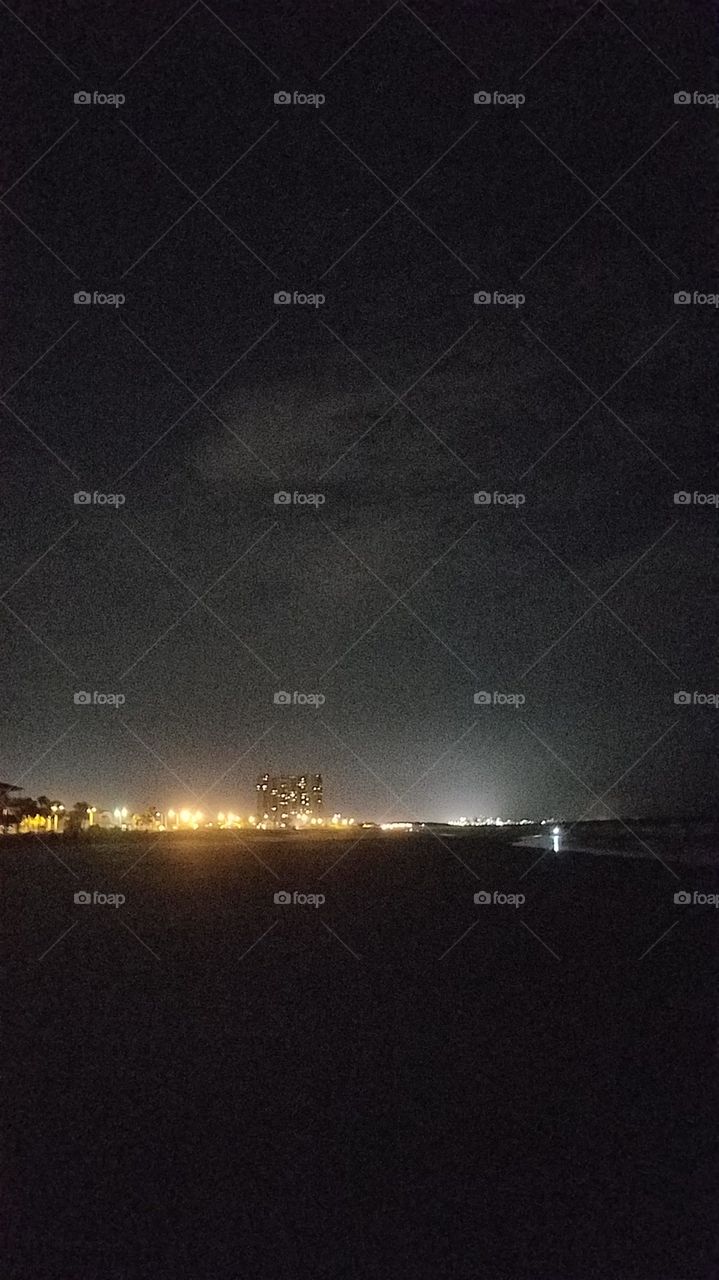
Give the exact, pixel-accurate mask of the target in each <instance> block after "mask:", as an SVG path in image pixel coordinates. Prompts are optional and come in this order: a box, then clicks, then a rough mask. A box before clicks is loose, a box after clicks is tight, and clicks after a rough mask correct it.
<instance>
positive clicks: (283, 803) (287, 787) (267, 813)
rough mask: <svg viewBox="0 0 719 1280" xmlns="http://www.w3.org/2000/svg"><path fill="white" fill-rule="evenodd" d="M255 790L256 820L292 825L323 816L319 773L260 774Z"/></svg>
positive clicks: (278, 825)
mask: <svg viewBox="0 0 719 1280" xmlns="http://www.w3.org/2000/svg"><path fill="white" fill-rule="evenodd" d="M256 791H257V821H258V822H267V823H270V824H271V825H272V826H275V827H293V826H297V825H298V824H299V823H304V822H309V821H310V820H311V819H312V818H315V819H318V818H321V817H322V816H323V800H322V774H321V773H315V774H313V775H309V774H306V773H300V774H269V773H263V774H261V775H260V777H259V778H258V779H257V784H256Z"/></svg>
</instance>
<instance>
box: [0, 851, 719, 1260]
mask: <svg viewBox="0 0 719 1280" xmlns="http://www.w3.org/2000/svg"><path fill="white" fill-rule="evenodd" d="M350 845H351V841H350V840H346V841H344V842H339V841H337V840H325V841H324V842H321V841H320V842H311V841H309V840H303V839H299V838H293V837H288V838H287V839H286V840H283V841H280V840H276V839H273V838H265V839H262V838H261V837H259V836H258V837H256V838H255V839H254V840H253V842H252V843H251V844H246V845H245V846H243V845H241V844H240V843H239V842H238V841H236V840H235V839H233V838H232V836H231V835H229V834H228V835H227V838H226V839H224V840H219V839H218V838H217V837H215V838H214V839H213V838H211V837H205V838H202V839H200V838H195V837H190V838H178V837H168V836H166V837H164V838H162V840H161V842H159V843H155V844H154V845H153V844H152V841H151V839H146V840H144V841H143V839H142V838H141V837H140V838H135V839H124V838H123V839H122V840H120V841H108V842H107V843H106V844H105V845H103V846H99V847H98V846H95V845H91V844H89V843H88V842H87V841H85V842H75V843H73V842H71V841H67V840H63V839H60V840H56V841H55V842H53V843H51V844H50V845H49V846H48V845H45V846H43V845H42V844H41V843H39V842H36V841H34V840H32V839H30V838H26V839H25V838H18V839H14V840H12V839H10V840H5V841H3V842H0V875H1V876H2V885H3V898H4V913H3V914H4V919H5V925H6V927H5V931H4V943H3V956H2V964H3V970H4V978H5V982H4V1002H5V1014H4V1023H5V1035H4V1043H5V1046H6V1052H5V1053H4V1055H3V1057H4V1059H5V1069H4V1071H3V1075H2V1094H3V1104H4V1106H3V1112H4V1119H3V1128H4V1134H3V1143H2V1146H3V1151H4V1154H3V1160H2V1168H3V1175H2V1182H3V1185H2V1201H3V1223H4V1225H3V1230H4V1233H5V1240H4V1241H3V1246H4V1247H3V1255H4V1258H5V1260H6V1261H5V1263H4V1264H3V1274H4V1275H6V1276H8V1277H13V1278H15V1277H22V1278H23V1280H24V1278H25V1277H32V1278H33V1280H50V1278H52V1280H55V1278H57V1280H85V1278H86V1277H92V1280H95V1278H97V1280H100V1278H102V1280H135V1278H136V1277H138V1278H139V1277H142V1278H143V1280H144V1278H145V1277H147V1278H148V1280H149V1278H155V1277H157V1278H159V1280H164V1278H165V1277H168V1278H169V1277H173V1280H174V1278H175V1277H182V1276H187V1277H188V1278H190V1277H191V1278H192V1280H229V1278H230V1277H232V1278H237V1280H240V1278H242V1280H244V1278H245V1277H248V1278H250V1277H252V1278H255V1277H259V1278H261V1280H264V1277H273V1280H280V1278H282V1277H288V1278H292V1277H305V1276H308V1277H309V1276H311V1277H315V1278H324V1277H327V1280H330V1278H331V1280H355V1278H356V1280H359V1278H363V1280H364V1277H375V1276H376V1277H380V1276H382V1277H390V1278H393V1277H399V1278H400V1280H404V1277H412V1278H413V1280H424V1278H425V1277H427V1278H430V1277H431V1278H432V1280H434V1278H435V1277H451V1278H453V1280H454V1278H456V1280H470V1278H471V1280H475V1278H476V1277H488V1278H491V1280H504V1278H505V1277H506V1278H507V1280H525V1278H526V1280H564V1278H565V1277H567V1278H569V1277H571V1280H580V1278H581V1280H584V1278H587V1277H607V1278H609V1277H611V1278H612V1280H624V1278H625V1277H626V1278H629V1277H632V1278H634V1277H637V1278H641V1280H699V1278H701V1280H709V1278H710V1277H716V1275H717V1274H719V1270H718V1268H717V1255H716V1251H715V1250H714V1245H713V1241H714V1240H715V1238H716V1236H715V1226H714V1224H715V1220H716V1198H717V1193H716V1173H717V1159H716V1145H715V1139H714V1136H713V1135H714V1130H715V1123H716V1115H717V1114H718V1112H719V1108H718V1107H717V1102H718V1100H719V1099H718V1090H717V1066H718V1057H717V976H718V969H719V965H718V963H717V958H718V956H717V953H718V948H717V933H718V931H717V924H718V923H719V911H717V910H715V909H713V908H712V907H711V906H694V905H690V906H683V905H675V904H674V901H673V895H674V893H675V892H676V891H677V890H679V889H689V890H693V889H699V890H702V891H703V892H717V890H719V877H718V876H717V872H716V871H715V870H712V869H711V868H709V867H699V868H695V869H692V870H691V871H690V872H688V871H687V869H686V867H683V866H681V865H677V866H673V867H671V868H665V867H664V866H662V865H661V864H660V863H659V862H658V861H656V860H654V859H652V858H651V857H649V858H647V859H644V860H630V859H626V858H615V857H612V856H601V857H593V856H592V855H589V854H566V855H559V856H550V857H546V858H545V859H544V860H543V861H542V862H541V863H540V864H539V865H538V866H536V867H534V869H533V870H532V871H530V872H529V874H526V875H523V873H524V872H526V871H527V868H529V867H530V866H531V864H532V862H533V861H534V860H535V858H536V856H537V855H536V852H534V851H529V850H526V849H518V848H513V847H512V846H511V845H510V843H509V837H508V836H500V835H494V834H491V835H487V836H484V835H480V836H474V835H472V836H464V837H458V838H456V839H451V840H448V841H447V842H446V843H441V842H440V841H439V840H437V839H436V838H434V837H432V836H425V837H423V838H417V837H404V836H398V837H387V838H377V837H376V836H372V837H371V838H370V837H366V838H365V839H363V840H362V841H361V842H360V843H359V844H357V845H356V847H353V848H350ZM50 848H51V849H52V850H53V852H50ZM345 852H346V856H345V857H344V858H343V860H342V861H340V862H339V863H338V864H337V865H336V866H335V867H334V868H333V869H331V870H329V871H328V872H327V874H324V875H323V872H326V871H327V868H329V867H331V864H332V863H333V862H335V860H336V859H337V858H339V857H340V855H341V854H343V853H345ZM143 853H144V854H145V856H144V857H142V860H141V861H139V862H137V865H135V866H133V863H135V862H136V861H137V859H138V858H140V856H141V855H142V854H143ZM53 855H54V856H53ZM58 858H61V859H62V860H63V863H64V864H66V865H63V864H62V863H61V862H59V861H58V860H57V859H58ZM257 859H261V860H262V863H264V864H266V866H263V865H262V864H261V862H260V861H258V860H257ZM460 860H461V861H460ZM463 864H464V865H463ZM672 871H674V872H675V873H676V875H677V876H678V877H679V878H678V879H676V878H675V875H674V874H672ZM273 873H274V874H273ZM473 873H474V874H473ZM275 877H277V878H275ZM86 889H87V890H99V891H101V892H105V893H112V892H115V893H123V894H125V896H126V902H125V903H124V904H123V905H122V906H120V907H117V908H116V907H112V906H110V905H99V904H98V905H79V904H78V905H76V904H75V903H74V902H73V894H74V893H75V892H77V891H79V890H86ZM280 889H287V890H290V891H292V890H300V891H302V892H309V893H324V894H325V895H326V902H325V903H324V904H323V905H322V906H321V907H318V908H315V907H312V906H300V905H290V906H280V905H275V904H274V902H273V894H274V892H276V891H277V890H280ZM480 889H481V890H490V891H492V890H495V889H498V890H502V891H504V892H508V893H518V892H520V893H524V894H526V902H525V903H524V904H523V905H522V906H521V907H519V908H517V907H514V906H511V905H498V904H491V905H475V904H474V902H473V894H474V893H475V892H476V891H477V890H480ZM71 926H74V927H72V928H70V927H71ZM472 926H473V927H472ZM67 930H70V932H66V931H67ZM63 934H64V935H65V936H61V935H63ZM53 944H55V945H53ZM49 948H50V949H49ZM48 949H49V950H48ZM8 1050H9V1053H8V1052H7V1051H8Z"/></svg>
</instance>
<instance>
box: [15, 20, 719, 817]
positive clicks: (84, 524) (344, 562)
mask: <svg viewBox="0 0 719 1280" xmlns="http://www.w3.org/2000/svg"><path fill="white" fill-rule="evenodd" d="M11 8H12V12H11V11H10V10H9V9H8V8H7V6H5V5H3V6H2V9H0V30H1V32H2V47H3V50H4V59H5V63H6V65H5V69H4V75H3V83H4V84H5V86H6V90H5V101H4V111H3V124H2V130H3V136H2V143H3V146H2V153H3V166H4V168H3V175H2V189H3V192H5V195H4V198H3V201H2V203H1V204H0V226H1V227H2V234H3V248H2V259H3V266H4V272H3V275H4V287H3V292H2V307H3V313H4V319H5V325H4V332H5V342H4V344H3V352H4V354H3V367H2V389H3V394H2V405H0V412H1V413H2V422H3V442H4V449H3V468H2V479H3V512H4V518H3V521H2V579H1V590H2V592H3V593H5V594H3V596H2V606H3V607H2V609H0V629H1V630H2V644H3V651H4V653H5V655H6V656H5V659H4V663H3V680H2V693H1V704H0V705H1V714H2V724H3V735H2V749H1V751H0V775H2V777H3V778H4V779H6V780H7V781H11V782H21V783H22V785H23V788H24V789H26V790H28V791H29V792H31V793H34V794H38V793H40V792H45V793H49V794H52V795H57V796H58V797H60V798H61V799H63V800H64V801H65V802H66V803H72V802H73V801H75V800H77V799H84V800H86V801H88V802H90V803H96V804H98V805H101V806H114V805H115V804H117V803H126V804H128V805H130V806H132V807H139V806H141V805H144V804H146V803H148V802H155V803H158V804H160V805H161V806H165V805H170V804H172V803H173V802H180V801H182V800H184V799H186V798H191V797H192V796H193V795H194V796H197V797H200V796H203V797H205V798H204V799H203V800H202V802H201V804H202V807H203V808H205V809H207V810H208V811H210V810H212V809H215V808H218V809H219V808H222V807H227V805H228V804H230V803H231V804H232V805H233V807H237V808H238V809H239V811H240V812H242V811H243V810H244V811H246V810H247V807H248V805H249V804H250V802H251V798H252V783H253V781H254V777H255V775H256V773H257V772H258V771H260V770H262V769H264V768H268V769H270V770H273V769H274V770H283V769H284V770H295V769H296V770H300V769H303V770H305V769H306V770H309V771H313V772H314V771H321V772H322V773H323V774H324V775H325V779H326V791H327V799H328V805H329V807H330V808H331V809H334V808H341V809H342V810H344V811H345V812H349V813H355V814H358V815H362V816H367V817H372V818H379V817H382V816H384V815H387V816H391V817H395V818H401V817H406V816H408V815H416V816H419V817H425V818H437V819H445V818H449V817H452V816H455V815H459V814H470V815H471V814H487V813H490V814H502V815H505V816H510V815H512V816H518V817H539V816H544V815H547V814H551V815H561V816H565V815H566V816H568V817H569V816H573V817H578V816H579V815H580V814H582V813H584V812H585V811H586V810H588V809H590V808H591V806H592V804H593V802H594V801H595V798H596V797H598V796H601V795H604V793H607V792H608V794H607V796H606V799H607V802H608V805H609V806H610V808H605V807H604V806H601V807H595V808H594V809H593V810H592V812H593V813H594V814H595V815H596V814H601V813H604V814H606V813H608V812H610V811H613V812H616V813H619V814H621V815H623V816H626V815H630V814H634V813H651V812H655V811H662V812H667V811H671V810H681V811H687V810H693V811H698V810H704V809H707V808H708V806H709V804H710V803H711V796H712V783H713V781H714V772H713V765H712V763H711V760H712V752H711V746H712V742H713V739H714V734H713V732H712V731H713V726H714V725H715V724H716V722H717V709H716V707H713V706H712V705H692V704H690V705H676V704H675V702H674V694H675V692H676V691H678V690H686V691H689V692H690V693H692V695H693V693H694V691H698V692H700V693H709V694H711V693H712V692H714V691H715V689H716V688H717V684H716V675H715V667H714V661H713V658H714V644H713V643H712V641H711V637H712V635H713V632H714V627H713V625H712V624H713V623H714V622H715V616H716V615H715V610H714V603H713V597H712V592H711V576H710V575H711V552H712V548H713V544H714V532H715V524H716V512H717V508H716V506H715V505H711V504H709V503H705V504H700V503H697V502H694V501H692V502H690V503H689V504H676V503H675V502H674V493H675V492H676V491H679V490H681V491H688V492H689V493H690V494H693V493H694V492H695V491H697V492H699V493H702V494H707V493H709V494H710V493H712V492H715V491H716V489H717V487H719V486H718V485H717V481H716V477H715V472H714V465H713V464H714V455H713V453H712V441H713V439H714V418H715V406H716V402H717V379H716V372H715V361H714V360H713V359H712V356H713V355H714V352H715V350H716V334H717V324H718V323H719V321H718V319H717V314H718V313H717V309H716V308H715V307H713V306H711V305H702V304H700V303H694V302H692V303H691V304H690V305H687V306H677V305H675V303H674V294H675V293H676V292H677V291H680V290H688V291H690V293H692V292H693V291H695V290H696V291H699V292H700V293H703V294H706V293H711V292H713V291H716V290H717V288H718V287H719V282H718V280H717V268H716V251H715V250H716V246H715V242H714V241H713V237H712V214H713V212H714V210H715V208H716V195H717V191H716V166H715V162H714V157H715V154H716V133H717V119H719V116H718V114H717V111H716V109H715V108H713V107H712V106H710V105H702V104H701V103H695V102H692V103H689V104H675V102H674V94H675V93H676V92H678V91H680V90H686V91H688V92H689V93H690V94H693V93H694V92H695V91H697V92H699V93H702V92H703V93H709V92H712V91H716V88H717V76H716V27H715V19H714V17H713V16H712V6H711V5H710V4H709V2H708V0H707V2H706V3H700V0H694V2H693V3H689V0H683V2H682V0H679V2H678V3H677V0H655V3H653V4H652V5H646V4H638V3H629V2H628V0H615V2H614V3H613V4H612V6H611V8H610V7H608V6H607V5H605V4H603V3H601V0H600V2H599V3H596V4H594V5H591V7H589V6H587V5H585V4H584V3H583V2H580V3H572V2H570V0H560V2H554V0H544V2H543V3H541V4H540V3H537V2H536V0H531V3H530V0H523V2H520V0H498V2H497V3H489V2H484V3H479V0H475V2H474V3H468V2H465V3H452V4H448V3H446V4H440V3H436V2H428V0H417V3H416V4H414V5H413V6H412V7H408V6H406V5H404V4H402V3H397V4H395V5H393V6H392V7H391V9H387V8H386V6H385V5H384V3H383V0H379V2H375V0H361V2H360V3H357V2H355V3H353V4H351V5H350V4H346V5H333V4H329V3H317V0H313V2H312V3H305V4H289V3H285V2H284V0H283V2H282V3H267V2H265V0H263V2H262V3H254V2H251V3H248V4H244V3H243V4H232V3H226V2H224V0H217V3H216V4H213V5H212V6H211V8H208V7H207V6H206V5H204V4H202V3H198V4H195V5H193V6H192V8H191V9H187V6H186V5H185V3H184V0H163V2H162V3H154V4H152V5H147V4H141V3H135V4H133V3H130V0H121V3H118V4H115V3H113V4H110V3H104V4H103V3H82V2H81V3H72V4H70V3H66V2H65V3H61V2H54V3H52V4H49V3H40V0H14V3H13V5H12V6H11ZM183 15H184V16H183ZM173 23H175V24H176V25H174V26H173ZM373 24H374V25H373ZM368 29H369V30H368ZM279 90H286V91H289V92H290V93H292V92H294V91H298V92H300V93H306V94H324V95H325V97H326V102H325V103H324V104H323V105H321V106H319V107H314V106H311V105H301V104H294V103H293V104H291V105H276V104H275V103H274V101H273V95H274V94H275V93H276V92H278V91H279ZM479 90H487V91H490V92H494V91H499V92H501V93H507V94H517V93H522V94H524V95H525V97H526V102H524V103H523V104H522V105H521V106H519V107H516V106H512V105H509V104H506V105H503V104H500V103H495V102H492V103H490V104H488V105H477V104H475V103H474V101H473V95H474V94H475V93H476V92H477V91H479ZM78 91H89V92H90V93H92V92H93V91H97V92H99V93H105V94H109V93H123V94H124V95H125V97H126V101H125V103H124V104H123V105H121V106H120V107H113V106H111V105H108V104H101V103H92V104H89V105H76V104H75V103H74V101H73V96H74V94H75V93H76V92H78ZM63 135H64V136H63ZM408 189H409V190H408ZM205 193H206V194H205ZM405 193H407V194H406V195H405ZM605 193H606V194H605ZM375 224H376V225H375ZM281 289H288V290H290V291H293V290H297V291H299V292H302V293H315V294H316V293H320V292H321V293H322V294H324V295H325V298H326V301H325V302H324V304H322V305H321V306H319V307H311V306H301V305H291V306H285V307H282V306H279V307H278V306H275V305H274V302H273V296H274V293H275V291H276V290H281ZM77 290H89V291H91V292H92V291H99V292H101V293H122V294H124V295H125V299H126V300H125V302H124V304H123V305H122V306H120V307H117V308H113V307H111V306H102V305H95V304H93V305H90V306H77V305H75V304H74V302H73V296H74V293H75V291H77ZM479 290H488V291H489V292H490V293H493V292H494V291H495V290H496V291H499V292H501V293H505V294H507V293H514V294H517V293H521V294H523V295H524V297H525V299H526V300H525V302H524V303H523V305H521V306H517V307H513V306H510V305H500V304H496V305H495V304H494V303H492V304H490V305H488V306H477V305H475V304H474V302H473V295H474V293H475V292H477V291H479ZM400 397H401V399H400ZM599 397H606V398H605V399H599ZM3 406H4V407H3ZM80 490H82V491H88V492H91V493H92V492H94V491H97V492H98V493H102V494H108V493H109V494H116V493H119V494H122V495H124V498H125V501H124V504H123V505H122V506H121V507H115V506H111V505H107V504H105V505H98V504H90V505H76V504H75V503H74V502H73V494H74V493H75V492H76V491H80ZM278 490H287V491H290V492H291V493H294V492H295V491H297V492H298V493H303V494H305V493H312V494H317V493H319V494H322V495H324V498H325V501H324V503H323V504H322V506H321V507H312V506H310V505H308V504H304V505H299V504H291V505H289V506H284V505H279V506H278V505H276V504H275V503H274V501H273V495H274V493H275V492H276V491H278ZM479 490H482V491H487V492H489V493H491V494H493V493H495V491H496V492H499V493H502V494H507V493H509V494H517V493H521V494H523V495H524V496H525V501H524V503H523V504H522V505H521V506H511V505H508V504H504V505H500V504H498V503H494V502H492V503H490V504H489V505H486V506H485V505H476V504H475V503H474V502H473V494H474V493H475V492H476V491H479ZM582 615H585V616H582ZM79 690H90V691H95V690H96V691H100V692H115V693H121V694H122V695H124V697H125V703H124V705H123V706H122V708H121V709H115V708H111V707H106V706H78V705H75V704H74V701H73V694H74V693H75V692H77V691H79ZM277 690H289V691H291V692H293V691H295V690H297V691H300V692H321V693H322V694H323V695H324V697H325V703H324V705H323V706H322V707H321V708H320V709H314V708H312V707H307V706H292V707H282V706H279V707H278V706H275V705H274V703H273V695H274V693H275V692H276V691H277ZM479 690H486V691H489V692H490V693H494V692H495V691H497V692H500V693H518V694H521V695H522V696H523V698H524V699H525V701H524V703H523V705H521V706H520V707H515V706H511V705H490V706H481V705H475V703H474V701H473V695H474V693H475V692H476V691H479ZM259 739H261V741H258V740H259ZM208 793H209V794H208Z"/></svg>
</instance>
